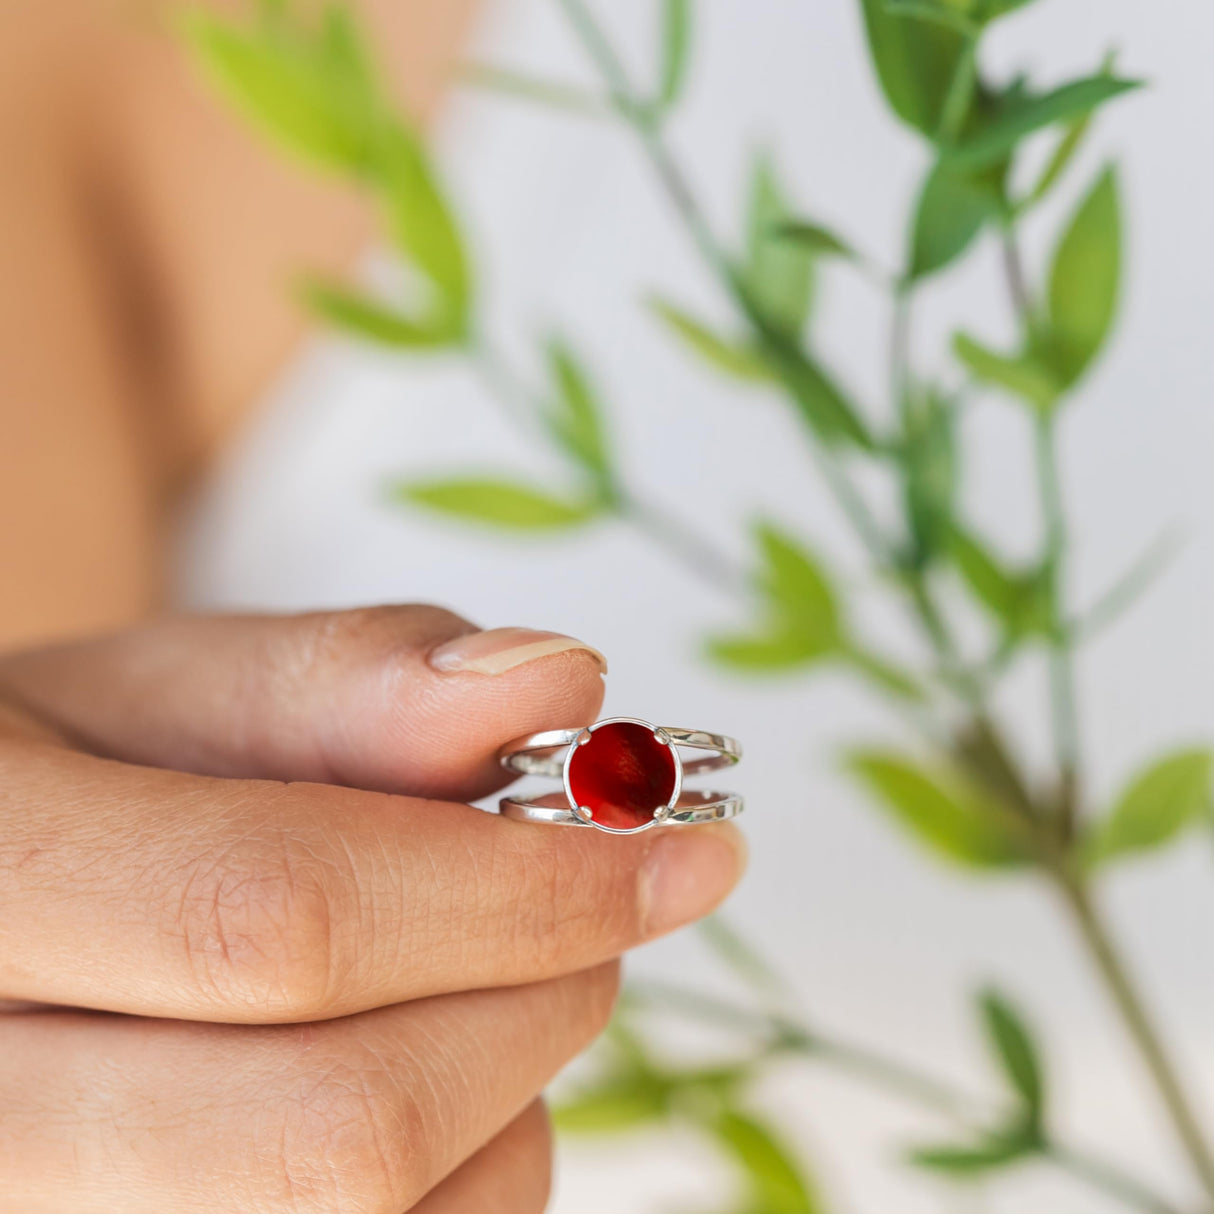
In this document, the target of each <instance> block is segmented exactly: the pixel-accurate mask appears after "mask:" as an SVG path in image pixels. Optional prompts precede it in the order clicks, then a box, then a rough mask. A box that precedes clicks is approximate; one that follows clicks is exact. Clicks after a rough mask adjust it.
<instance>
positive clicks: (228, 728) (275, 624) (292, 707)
mask: <svg viewBox="0 0 1214 1214" xmlns="http://www.w3.org/2000/svg"><path fill="white" fill-rule="evenodd" d="M605 670H606V662H605V661H604V659H603V657H602V655H601V654H599V653H598V652H597V651H596V650H594V649H592V648H590V646H588V645H586V644H584V643H583V642H581V641H577V640H574V639H573V638H572V637H566V636H561V635H559V634H556V633H551V632H535V631H531V630H528V629H522V628H503V629H493V630H491V631H488V632H482V631H480V630H479V629H477V628H476V627H475V626H474V625H472V624H469V623H468V622H467V621H466V620H463V619H461V618H460V617H459V616H457V615H453V614H452V613H450V612H448V611H443V610H441V609H439V608H436V607H420V606H397V607H379V608H370V609H366V610H359V611H338V612H325V613H318V614H311V615H299V616H215V617H192V618H191V617H183V618H175V619H168V620H164V621H160V622H157V623H153V624H149V625H146V626H142V627H138V628H133V629H131V630H129V631H126V632H122V633H118V634H115V635H113V636H108V637H103V638H100V639H97V640H90V641H84V642H79V643H74V644H70V645H64V646H58V647H55V648H50V649H43V650H35V651H32V652H29V653H24V654H17V655H13V656H10V657H7V658H5V659H3V660H2V661H0V697H6V698H8V699H9V700H10V701H16V702H17V703H19V704H20V705H21V706H23V707H24V708H26V709H27V710H28V711H30V712H32V713H33V714H35V715H37V716H38V717H40V718H41V719H42V720H43V721H44V722H46V723H50V724H51V725H53V726H54V727H55V728H57V729H58V730H59V731H60V733H61V734H62V735H64V736H65V737H67V738H70V739H71V740H72V741H73V742H75V743H77V744H79V745H80V746H81V747H82V748H84V749H87V750H90V751H92V752H94V753H96V754H101V755H105V756H108V757H112V758H117V759H121V760H124V761H126V762H132V763H142V764H147V765H151V766H158V767H172V768H175V769H178V770H182V771H193V772H198V773H200V774H204V775H220V776H242V777H254V778H256V777H264V778H269V779H278V780H307V781H318V782H324V783H337V784H348V785H352V786H356V787H359V788H367V789H376V790H382V791H389V792H403V793H409V794H411V795H414V796H432V797H442V798H446V799H456V800H469V799H473V798H475V797H478V796H482V795H484V794H485V793H487V792H490V791H491V790H492V789H493V788H495V787H498V786H500V785H501V784H502V783H504V782H505V777H504V774H503V773H502V771H501V770H500V769H499V768H498V766H497V763H496V757H495V756H496V751H497V749H498V747H499V746H500V745H501V744H502V743H503V742H505V741H508V740H509V739H510V738H513V737H516V736H518V735H519V734H524V733H530V732H532V731H534V730H539V729H551V728H560V727H566V726H575V725H583V724H586V723H588V722H590V721H591V720H593V719H594V716H595V714H596V713H597V711H598V708H599V705H600V703H601V702H602V695H603V682H602V678H601V675H602V674H603V673H604V672H605Z"/></svg>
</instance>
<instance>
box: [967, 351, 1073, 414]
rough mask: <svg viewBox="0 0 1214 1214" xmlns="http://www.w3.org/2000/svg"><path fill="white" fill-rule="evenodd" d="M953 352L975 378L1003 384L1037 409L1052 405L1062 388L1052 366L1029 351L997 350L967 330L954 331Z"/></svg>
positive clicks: (1047, 407)
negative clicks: (1046, 364) (1006, 351)
mask: <svg viewBox="0 0 1214 1214" xmlns="http://www.w3.org/2000/svg"><path fill="white" fill-rule="evenodd" d="M953 353H954V354H956V356H957V358H958V359H960V361H961V362H962V363H964V364H965V367H966V369H967V370H968V371H969V372H970V374H971V375H973V377H974V378H975V379H979V380H981V381H982V382H984V383H987V384H992V385H994V386H995V387H998V388H1004V389H1006V390H1007V391H1008V392H1011V393H1012V395H1014V396H1019V397H1020V398H1021V399H1022V400H1025V401H1027V402H1028V403H1029V404H1031V405H1033V406H1035V407H1036V408H1038V409H1042V410H1049V409H1052V408H1053V407H1054V405H1055V404H1056V403H1057V401H1058V397H1059V394H1060V393H1061V392H1062V388H1063V385H1062V384H1060V383H1059V382H1058V377H1057V374H1056V373H1055V371H1054V369H1053V367H1052V366H1049V367H1047V366H1044V365H1043V364H1042V362H1041V360H1040V359H1039V358H1038V357H1036V356H1035V355H1033V354H1031V353H1026V354H1015V355H1012V354H999V353H997V352H996V351H994V350H992V349H990V348H989V347H987V346H984V345H982V343H981V342H979V341H977V340H976V339H975V338H973V337H970V336H969V334H968V333H955V334H954V335H953Z"/></svg>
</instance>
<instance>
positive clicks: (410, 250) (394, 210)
mask: <svg viewBox="0 0 1214 1214" xmlns="http://www.w3.org/2000/svg"><path fill="white" fill-rule="evenodd" d="M374 173H375V177H376V180H377V182H378V185H379V190H380V195H381V198H382V201H383V206H384V211H385V216H386V219H387V226H388V232H389V235H390V236H391V237H392V239H393V241H394V242H395V244H396V247H397V248H398V249H399V250H400V251H401V252H402V253H403V254H404V255H405V257H406V258H408V260H409V261H410V262H411V263H412V264H413V265H414V266H416V267H417V268H418V269H419V270H421V271H422V273H423V274H425V275H426V277H427V278H428V279H429V280H430V282H431V283H432V284H433V286H434V288H435V291H436V294H437V299H436V310H437V311H438V312H439V314H440V315H441V317H442V320H443V322H444V323H445V324H447V325H448V326H449V327H450V328H451V329H452V330H453V331H454V332H456V333H458V334H460V335H461V336H462V335H463V333H464V331H465V329H466V327H467V317H468V306H469V296H470V292H471V285H470V281H469V279H470V275H469V270H468V262H467V257H466V254H465V251H464V242H463V237H462V236H461V235H460V231H459V228H458V226H457V225H456V222H455V217H454V215H453V213H452V210H451V207H450V206H449V204H448V202H447V200H446V198H445V197H444V195H443V192H442V190H441V189H440V188H439V185H438V181H437V179H436V177H435V174H434V171H433V169H432V167H431V164H430V158H429V156H428V154H427V152H426V150H425V148H424V146H423V145H422V142H421V140H420V139H418V138H417V137H416V136H414V135H413V134H412V133H411V132H409V131H406V130H405V129H404V128H403V127H400V126H396V125H394V126H392V127H390V128H389V129H388V130H386V132H385V133H384V135H383V137H382V138H381V140H380V142H379V143H378V145H377V148H376V156H375V168H374Z"/></svg>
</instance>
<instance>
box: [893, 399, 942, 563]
mask: <svg viewBox="0 0 1214 1214" xmlns="http://www.w3.org/2000/svg"><path fill="white" fill-rule="evenodd" d="M955 428H956V423H955V417H954V410H953V406H952V404H951V403H950V402H949V401H947V400H945V399H943V398H942V397H941V396H939V395H938V394H937V393H935V392H933V391H931V390H927V391H923V392H920V393H917V394H915V395H914V396H913V397H912V399H910V400H909V401H908V402H907V404H906V405H905V407H904V409H903V434H902V441H901V442H900V443H899V444H898V447H897V449H896V452H895V454H896V457H897V459H898V463H899V466H900V470H901V473H902V495H903V500H904V502H905V506H906V517H907V521H908V523H909V524H910V532H911V541H912V543H913V545H914V549H913V551H912V553H911V560H912V563H913V564H914V566H915V567H916V568H919V569H924V568H926V567H927V566H928V565H929V564H931V563H932V562H933V561H934V560H935V559H936V558H937V556H939V555H940V554H941V553H942V552H943V551H944V550H945V549H946V548H947V546H948V542H949V536H950V534H951V531H952V525H953V510H954V503H955V499H956V495H957V442H956V434H955Z"/></svg>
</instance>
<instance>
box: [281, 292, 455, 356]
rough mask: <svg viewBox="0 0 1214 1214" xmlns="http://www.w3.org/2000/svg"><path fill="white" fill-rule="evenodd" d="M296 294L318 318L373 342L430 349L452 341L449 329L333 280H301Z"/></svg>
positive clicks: (395, 346) (391, 345)
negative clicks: (410, 314)
mask: <svg viewBox="0 0 1214 1214" xmlns="http://www.w3.org/2000/svg"><path fill="white" fill-rule="evenodd" d="M300 296H301V298H302V299H303V302H304V303H305V304H306V305H307V307H308V308H309V309H310V310H311V311H312V312H313V313H315V315H317V316H318V317H320V319H321V320H324V321H327V322H328V323H329V324H331V325H333V326H334V327H335V328H337V329H341V330H342V331H343V332H345V333H348V334H350V335H352V336H354V337H361V338H362V339H363V340H364V341H370V342H374V343H375V344H376V345H380V346H389V347H392V348H395V349H399V350H405V349H427V348H430V349H433V348H436V347H441V346H447V345H450V344H451V342H452V341H453V336H452V334H451V333H449V332H444V331H443V330H441V329H435V328H432V327H428V326H427V325H426V324H424V323H418V322H417V321H415V320H412V319H411V318H409V317H408V316H404V315H402V314H401V313H399V312H396V311H394V310H393V309H392V308H389V307H387V306H385V305H384V304H381V303H380V302H378V301H377V300H375V299H371V298H369V297H367V296H365V295H360V294H358V293H357V292H355V291H351V290H348V289H347V288H345V287H342V286H339V285H336V284H333V283H327V282H321V281H320V280H318V279H308V280H305V281H304V282H303V283H302V284H301V286H300Z"/></svg>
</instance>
